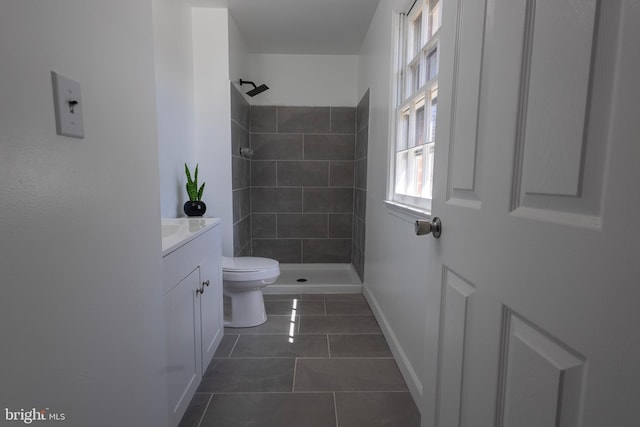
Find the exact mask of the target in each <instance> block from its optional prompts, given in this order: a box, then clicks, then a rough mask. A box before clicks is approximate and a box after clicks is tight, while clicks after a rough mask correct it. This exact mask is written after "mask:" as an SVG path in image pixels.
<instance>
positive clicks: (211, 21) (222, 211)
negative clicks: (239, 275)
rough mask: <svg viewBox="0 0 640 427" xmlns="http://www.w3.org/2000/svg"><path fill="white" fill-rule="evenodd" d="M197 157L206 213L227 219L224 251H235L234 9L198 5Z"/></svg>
mask: <svg viewBox="0 0 640 427" xmlns="http://www.w3.org/2000/svg"><path fill="white" fill-rule="evenodd" d="M191 16H192V27H193V61H194V62H193V63H194V65H193V67H194V88H195V97H194V99H195V111H196V115H195V124H196V131H195V136H196V146H197V151H196V159H197V162H198V164H199V165H200V169H199V171H200V175H199V176H200V180H201V182H206V184H207V185H206V187H205V190H204V195H203V197H202V199H203V200H204V201H205V202H206V204H207V213H206V214H205V215H206V216H214V217H217V218H221V219H222V253H223V254H224V255H225V256H233V211H232V207H233V203H232V200H233V199H232V193H231V188H232V182H231V104H230V99H231V98H230V96H231V95H230V84H229V67H230V66H229V17H228V16H229V12H228V10H227V9H210V8H193V9H192V15H191Z"/></svg>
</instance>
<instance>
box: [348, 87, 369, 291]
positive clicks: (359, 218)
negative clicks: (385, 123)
mask: <svg viewBox="0 0 640 427" xmlns="http://www.w3.org/2000/svg"><path fill="white" fill-rule="evenodd" d="M368 148H369V91H368V90H367V92H366V93H365V94H364V96H363V97H362V99H361V100H360V102H359V103H358V107H357V108H356V145H355V150H356V151H355V166H354V176H355V179H354V203H353V227H352V230H353V247H352V252H351V259H352V261H351V262H352V263H353V266H354V268H355V269H356V272H357V273H358V276H360V280H362V281H364V246H365V230H366V220H365V218H366V212H367V152H368Z"/></svg>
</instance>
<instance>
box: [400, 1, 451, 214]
mask: <svg viewBox="0 0 640 427" xmlns="http://www.w3.org/2000/svg"><path fill="white" fill-rule="evenodd" d="M443 1H444V0H417V1H416V2H415V3H414V4H413V6H412V7H411V9H410V10H409V11H408V12H407V13H406V14H403V15H401V17H400V19H401V22H400V25H399V30H398V50H397V52H398V54H397V58H398V66H397V70H396V77H397V86H396V88H397V89H396V91H397V96H396V100H397V101H396V105H395V107H394V111H395V120H396V122H395V123H396V125H395V129H396V135H395V141H394V144H393V149H392V156H391V159H390V162H392V167H391V170H392V171H393V173H392V174H391V179H390V183H391V185H390V186H389V187H390V188H389V198H390V200H391V201H392V202H395V203H398V204H401V205H405V206H408V207H411V208H414V209H416V208H417V209H419V210H424V211H430V210H431V198H432V187H433V162H434V156H433V155H434V144H435V136H436V116H437V110H438V63H439V58H440V56H439V46H440V38H439V36H440V32H439V29H440V25H441V23H442V18H441V17H442V10H441V5H442V2H443Z"/></svg>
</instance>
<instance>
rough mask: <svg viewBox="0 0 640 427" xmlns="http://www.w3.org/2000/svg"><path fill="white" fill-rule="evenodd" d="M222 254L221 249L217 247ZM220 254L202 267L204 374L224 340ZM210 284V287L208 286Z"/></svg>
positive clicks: (201, 309)
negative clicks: (221, 341)
mask: <svg viewBox="0 0 640 427" xmlns="http://www.w3.org/2000/svg"><path fill="white" fill-rule="evenodd" d="M217 251H218V252H220V247H219V246H218V247H217ZM220 263H221V255H220V254H219V253H218V254H216V255H215V256H214V257H212V258H210V259H208V260H207V261H206V262H204V263H202V264H201V265H200V275H201V283H200V285H201V286H202V287H203V290H204V292H203V293H202V295H200V296H199V299H200V312H201V325H202V328H201V334H202V335H201V336H202V372H204V371H205V370H206V369H207V366H208V365H209V362H210V361H211V359H212V358H213V354H214V353H215V351H216V349H217V348H218V344H220V340H222V335H223V334H224V331H223V323H222V322H223V320H222V269H221V268H222V266H221V265H220ZM207 283H208V285H209V286H207V285H206V284H207Z"/></svg>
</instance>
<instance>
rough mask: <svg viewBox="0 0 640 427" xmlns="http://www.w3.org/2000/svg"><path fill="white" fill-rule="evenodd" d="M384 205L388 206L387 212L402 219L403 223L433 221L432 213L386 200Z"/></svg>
mask: <svg viewBox="0 0 640 427" xmlns="http://www.w3.org/2000/svg"><path fill="white" fill-rule="evenodd" d="M384 203H385V205H387V210H388V213H389V214H390V215H393V216H395V217H397V218H400V219H401V220H403V221H406V222H410V223H412V224H413V223H414V222H416V221H417V220H424V219H426V220H431V212H427V211H425V210H422V209H418V208H414V207H412V206H407V205H403V204H401V203H397V202H393V201H391V200H385V201H384Z"/></svg>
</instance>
